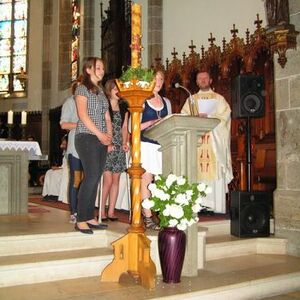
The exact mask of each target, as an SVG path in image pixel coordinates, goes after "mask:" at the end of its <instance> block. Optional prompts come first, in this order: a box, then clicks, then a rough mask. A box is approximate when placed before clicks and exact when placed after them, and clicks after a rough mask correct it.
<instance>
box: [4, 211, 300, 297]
mask: <svg viewBox="0 0 300 300" xmlns="http://www.w3.org/2000/svg"><path fill="white" fill-rule="evenodd" d="M38 208H40V210H39V209H38ZM109 226H110V227H111V229H114V230H117V231H120V232H126V231H127V228H128V225H126V224H124V223H119V222H110V223H109ZM73 230H74V225H73V224H70V223H69V213H68V212H66V211H62V210H57V209H54V208H51V207H41V206H37V209H36V210H35V213H30V214H28V215H27V216H0V237H1V236H11V235H25V234H41V233H43V234H46V233H56V232H69V231H73ZM228 238H229V239H230V236H229V237H228ZM41 272H43V270H42V269H41ZM290 272H300V258H296V257H291V256H285V255H261V254H259V255H258V254H257V255H248V256H247V257H245V256H240V257H233V258H224V259H219V260H214V261H210V262H207V263H206V265H205V269H204V270H200V271H199V273H198V276H197V277H182V281H181V283H179V284H165V283H163V281H162V278H161V277H160V276H158V277H157V282H156V288H155V289H154V290H146V289H145V288H143V287H142V286H141V285H139V284H138V283H137V282H135V281H134V280H133V279H132V278H131V277H129V276H128V275H125V274H124V275H122V276H121V278H120V282H119V283H104V282H100V276H99V277H88V278H80V279H71V280H62V281H56V282H47V283H40V284H30V285H22V286H14V287H6V288H0V299H1V300H29V299H30V300H38V299H39V300H50V299H51V300H53V299H61V300H62V299H63V300H67V299H72V300H92V299H107V300H127V299H185V296H184V293H188V292H199V291H200V292H201V291H202V290H203V291H204V290H207V289H211V290H212V291H218V290H219V289H220V288H221V287H224V286H229V287H230V286H231V287H233V286H236V287H238V286H242V285H243V284H244V282H245V281H250V282H251V281H255V280H261V282H263V281H265V280H266V278H268V276H271V275H272V276H284V275H285V274H288V273H290ZM242 298H243V297H242ZM193 299H202V297H201V296H196V297H195V298H193ZM203 299H208V298H203ZM209 299H212V298H209ZM213 299H220V300H223V299H233V298H227V297H226V298H223V297H222V298H218V297H216V298H213ZM234 299H239V297H237V298H236V297H235V298H234ZM243 299H245V298H243ZM248 299H254V298H248ZM260 299H263V298H261V297H260ZM267 299H272V300H279V299H282V300H285V299H287V300H288V299H289V300H291V299H300V291H298V292H293V293H289V294H287V295H281V296H276V297H271V298H267Z"/></svg>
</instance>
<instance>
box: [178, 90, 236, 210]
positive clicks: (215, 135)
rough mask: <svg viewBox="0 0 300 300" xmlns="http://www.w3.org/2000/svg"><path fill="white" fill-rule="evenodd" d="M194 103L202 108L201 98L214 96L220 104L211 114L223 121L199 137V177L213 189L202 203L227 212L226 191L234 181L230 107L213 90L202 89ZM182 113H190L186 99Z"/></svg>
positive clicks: (197, 109) (197, 108) (194, 98)
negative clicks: (199, 100) (200, 104)
mask: <svg viewBox="0 0 300 300" xmlns="http://www.w3.org/2000/svg"><path fill="white" fill-rule="evenodd" d="M192 97H193V100H194V101H193V103H194V105H195V107H194V111H197V112H199V111H201V108H200V107H199V106H198V99H201V100H205V99H215V100H217V107H216V109H215V111H214V112H212V113H211V114H210V115H208V117H211V118H217V119H219V120H220V123H219V124H218V125H217V126H216V127H215V128H214V129H213V131H212V132H210V133H208V134H206V135H205V136H203V137H201V139H200V144H201V145H200V146H199V148H198V151H197V153H198V154H197V155H198V165H197V168H198V179H199V181H201V182H205V183H207V184H208V185H209V186H211V187H212V190H213V192H212V193H211V194H209V195H207V197H206V198H204V200H203V203H202V204H203V205H204V206H207V207H209V208H211V209H212V210H213V211H214V212H216V213H226V193H227V192H228V184H229V183H230V182H231V180H232V178H233V175H232V164H231V151H230V140H231V133H230V127H231V118H230V113H231V109H230V107H229V105H228V103H227V102H226V100H225V99H224V97H223V96H221V95H220V94H218V93H215V92H214V91H213V90H211V89H210V90H209V91H205V92H203V91H199V92H198V93H197V94H194V95H193V96H192ZM181 112H182V113H186V114H190V105H189V101H188V100H187V101H186V102H185V104H184V106H183V108H182V110H181Z"/></svg>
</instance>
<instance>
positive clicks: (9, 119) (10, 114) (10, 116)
mask: <svg viewBox="0 0 300 300" xmlns="http://www.w3.org/2000/svg"><path fill="white" fill-rule="evenodd" d="M13 123H14V112H13V111H12V110H9V111H8V112H7V124H13Z"/></svg>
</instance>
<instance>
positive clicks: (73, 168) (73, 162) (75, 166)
mask: <svg viewBox="0 0 300 300" xmlns="http://www.w3.org/2000/svg"><path fill="white" fill-rule="evenodd" d="M68 162H69V177H70V178H69V202H70V211H71V215H74V214H75V213H77V203H78V200H77V195H78V189H79V186H78V184H75V180H74V179H75V172H78V173H80V172H81V171H82V166H81V161H80V159H79V158H77V157H75V156H73V155H72V154H69V155H68ZM78 175H79V174H77V176H78Z"/></svg>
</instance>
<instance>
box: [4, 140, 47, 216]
mask: <svg viewBox="0 0 300 300" xmlns="http://www.w3.org/2000/svg"><path fill="white" fill-rule="evenodd" d="M35 159H43V156H42V152H41V149H40V146H39V144H38V143H37V142H34V141H7V140H1V141H0V215H18V214H27V213H28V160H35Z"/></svg>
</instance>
